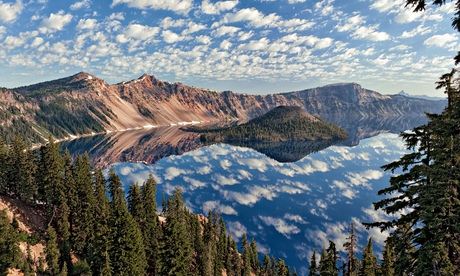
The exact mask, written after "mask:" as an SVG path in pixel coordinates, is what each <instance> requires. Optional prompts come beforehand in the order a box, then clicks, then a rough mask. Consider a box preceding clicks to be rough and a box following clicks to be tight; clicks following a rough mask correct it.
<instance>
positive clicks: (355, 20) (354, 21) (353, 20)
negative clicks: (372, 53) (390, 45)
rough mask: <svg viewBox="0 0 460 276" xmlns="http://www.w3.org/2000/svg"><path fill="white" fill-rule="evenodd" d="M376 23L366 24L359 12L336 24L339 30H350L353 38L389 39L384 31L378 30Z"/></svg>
mask: <svg viewBox="0 0 460 276" xmlns="http://www.w3.org/2000/svg"><path fill="white" fill-rule="evenodd" d="M378 27H379V26H378V25H366V20H365V19H364V17H363V16H362V15H360V14H356V15H353V16H351V17H349V18H348V19H347V20H346V21H345V23H343V24H339V25H337V26H336V29H337V31H339V32H351V36H352V37H353V38H355V39H364V40H370V41H385V40H389V39H390V35H389V34H388V33H386V32H382V31H379V30H378Z"/></svg>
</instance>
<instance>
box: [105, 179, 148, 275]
mask: <svg viewBox="0 0 460 276" xmlns="http://www.w3.org/2000/svg"><path fill="white" fill-rule="evenodd" d="M109 191H110V196H111V199H112V201H111V203H110V204H111V215H110V222H109V225H110V229H111V231H110V250H109V257H110V261H111V267H112V273H113V274H114V275H144V274H145V271H146V268H147V261H146V257H145V249H144V244H143V240H142V233H141V231H140V229H139V226H138V224H137V223H136V221H135V220H134V218H133V217H132V215H131V214H130V213H129V211H128V207H127V205H126V200H125V196H124V194H123V190H122V187H121V182H120V179H119V178H118V176H117V175H116V174H115V173H114V172H113V171H111V172H110V176H109Z"/></svg>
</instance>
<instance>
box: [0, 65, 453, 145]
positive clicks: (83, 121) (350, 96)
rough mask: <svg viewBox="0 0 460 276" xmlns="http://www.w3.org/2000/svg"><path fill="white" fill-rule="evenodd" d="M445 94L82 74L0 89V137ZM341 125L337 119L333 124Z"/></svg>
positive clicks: (361, 111) (392, 110)
mask: <svg viewBox="0 0 460 276" xmlns="http://www.w3.org/2000/svg"><path fill="white" fill-rule="evenodd" d="M445 104H446V103H445V101H442V100H441V101H431V100H426V99H419V98H410V97H405V96H401V95H382V94H379V93H378V92H375V91H371V90H367V89H365V88H363V87H361V86H360V85H359V84H356V83H344V84H334V85H328V86H323V87H318V88H313V89H307V90H302V91H296V92H289V93H281V94H271V95H248V94H237V93H233V92H230V91H225V92H222V93H218V92H216V91H211V90H208V89H201V88H196V87H191V86H187V85H184V84H182V83H168V82H164V81H161V80H158V79H156V78H155V77H154V76H149V75H143V76H141V77H140V78H138V79H136V80H132V81H128V82H122V83H118V84H108V83H107V82H105V81H104V80H102V79H99V78H97V77H95V76H93V75H90V74H87V73H83V72H82V73H78V74H76V75H74V76H70V77H67V78H63V79H58V80H54V81H49V82H44V83H39V84H35V85H30V86H24V87H19V88H15V89H1V90H0V136H3V137H6V138H7V139H10V138H11V137H12V135H14V134H22V135H25V136H27V137H29V138H30V139H31V140H33V141H37V142H38V141H39V140H43V139H45V138H46V137H47V136H49V135H50V134H51V135H52V136H54V137H56V138H63V137H71V136H73V135H81V134H88V133H100V132H107V131H118V130H126V129H132V128H144V127H145V128H149V127H152V126H160V125H162V126H166V125H176V124H185V123H192V122H211V121H222V120H242V121H246V120H249V119H251V118H255V117H257V116H260V115H262V114H264V113H266V112H267V111H269V110H271V109H273V108H275V107H277V106H280V105H284V106H299V107H302V108H304V109H305V110H306V111H308V112H309V113H311V114H313V115H316V116H319V117H321V118H323V119H325V120H328V121H331V122H339V121H340V120H343V118H347V119H348V120H356V119H362V118H368V117H391V116H420V114H422V113H423V112H430V113H437V112H440V111H441V110H442V109H443V108H444V106H445ZM338 124H339V125H340V123H338Z"/></svg>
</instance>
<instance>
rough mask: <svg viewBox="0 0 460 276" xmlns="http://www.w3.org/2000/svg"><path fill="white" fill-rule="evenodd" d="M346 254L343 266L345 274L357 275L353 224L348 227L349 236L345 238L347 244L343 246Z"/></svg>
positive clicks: (348, 275) (355, 240) (355, 239)
mask: <svg viewBox="0 0 460 276" xmlns="http://www.w3.org/2000/svg"><path fill="white" fill-rule="evenodd" d="M343 246H344V247H345V250H346V252H347V261H346V264H345V268H346V269H345V272H346V275H347V276H356V275H358V271H359V270H358V260H357V259H356V256H355V254H356V246H357V238H356V233H355V226H354V224H353V223H351V225H350V234H349V236H348V237H347V242H345V243H344V244H343Z"/></svg>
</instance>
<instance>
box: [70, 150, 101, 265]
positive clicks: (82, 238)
mask: <svg viewBox="0 0 460 276" xmlns="http://www.w3.org/2000/svg"><path fill="white" fill-rule="evenodd" d="M91 170H92V168H91V165H90V161H89V156H88V155H87V154H85V155H82V156H78V157H77V159H76V160H75V164H74V180H75V187H76V196H77V203H76V206H75V208H76V210H75V212H74V214H73V215H74V217H73V227H72V241H73V249H74V250H75V252H76V253H77V254H79V255H80V256H83V258H84V259H86V258H87V257H88V254H89V252H88V250H89V247H88V246H89V244H90V243H91V242H92V241H93V239H94V235H93V234H94V231H93V225H94V223H95V222H94V209H95V205H96V201H95V198H94V190H93V179H92V175H91Z"/></svg>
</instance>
